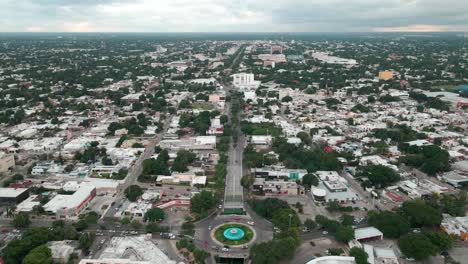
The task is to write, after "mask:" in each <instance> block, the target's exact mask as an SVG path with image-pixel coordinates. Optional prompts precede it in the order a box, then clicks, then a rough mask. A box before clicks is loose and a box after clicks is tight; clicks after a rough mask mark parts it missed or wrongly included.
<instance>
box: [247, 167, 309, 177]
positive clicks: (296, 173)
mask: <svg viewBox="0 0 468 264" xmlns="http://www.w3.org/2000/svg"><path fill="white" fill-rule="evenodd" d="M251 172H252V174H253V175H255V177H257V178H270V179H280V178H283V179H293V180H300V179H302V177H304V175H306V174H307V170H302V169H286V168H283V167H278V166H265V167H263V168H252V169H251Z"/></svg>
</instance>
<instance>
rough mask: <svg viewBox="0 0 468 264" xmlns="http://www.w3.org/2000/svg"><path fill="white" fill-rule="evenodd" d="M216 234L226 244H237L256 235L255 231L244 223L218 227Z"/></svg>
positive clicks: (243, 242)
mask: <svg viewBox="0 0 468 264" xmlns="http://www.w3.org/2000/svg"><path fill="white" fill-rule="evenodd" d="M214 236H215V238H216V240H218V242H220V243H222V244H224V245H228V246H237V245H242V244H246V243H248V242H250V241H251V240H252V238H253V237H254V232H253V230H252V229H251V228H250V227H248V226H246V225H243V224H225V225H221V226H219V227H217V228H216V230H215V231H214Z"/></svg>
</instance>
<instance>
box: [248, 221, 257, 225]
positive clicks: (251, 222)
mask: <svg viewBox="0 0 468 264" xmlns="http://www.w3.org/2000/svg"><path fill="white" fill-rule="evenodd" d="M247 224H248V225H251V226H253V225H255V222H254V221H247Z"/></svg>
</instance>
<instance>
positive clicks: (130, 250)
mask: <svg viewBox="0 0 468 264" xmlns="http://www.w3.org/2000/svg"><path fill="white" fill-rule="evenodd" d="M99 258H100V261H101V262H90V263H93V264H94V263H99V264H100V263H112V264H120V263H125V264H129V263H132V264H133V262H124V261H125V260H123V259H128V260H127V261H129V260H139V261H144V262H142V263H145V264H161V263H164V264H175V263H176V262H175V261H173V260H171V259H169V257H168V256H166V254H164V252H162V251H161V249H159V248H158V247H157V246H156V245H155V244H154V243H153V242H152V241H151V235H149V236H146V235H142V236H127V237H113V238H112V239H111V241H110V242H109V243H108V244H107V247H106V248H105V249H104V250H103V251H102V253H101V255H100V257H99ZM117 259H120V260H122V262H106V261H108V260H117ZM84 263H87V262H84ZM137 263H138V262H137ZM138 264H141V263H138Z"/></svg>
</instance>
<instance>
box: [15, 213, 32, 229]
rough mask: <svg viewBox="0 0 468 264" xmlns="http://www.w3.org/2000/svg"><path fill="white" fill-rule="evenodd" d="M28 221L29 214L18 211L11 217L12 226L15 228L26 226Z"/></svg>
mask: <svg viewBox="0 0 468 264" xmlns="http://www.w3.org/2000/svg"><path fill="white" fill-rule="evenodd" d="M30 223H31V221H30V220H29V215H28V214H27V213H24V212H20V213H18V214H17V215H16V216H15V218H14V219H13V226H14V227H16V228H24V227H28V226H29V224H30Z"/></svg>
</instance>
